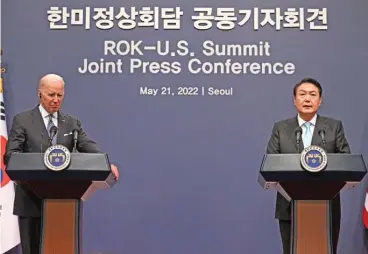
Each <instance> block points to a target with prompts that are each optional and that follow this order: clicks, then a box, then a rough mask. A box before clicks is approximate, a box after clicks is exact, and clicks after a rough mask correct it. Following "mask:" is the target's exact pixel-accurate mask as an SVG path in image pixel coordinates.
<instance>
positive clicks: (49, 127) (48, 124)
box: [46, 114, 57, 145]
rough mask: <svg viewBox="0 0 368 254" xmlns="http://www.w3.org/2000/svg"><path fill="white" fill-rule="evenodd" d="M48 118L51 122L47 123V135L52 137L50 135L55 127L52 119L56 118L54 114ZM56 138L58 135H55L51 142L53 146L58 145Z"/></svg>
mask: <svg viewBox="0 0 368 254" xmlns="http://www.w3.org/2000/svg"><path fill="white" fill-rule="evenodd" d="M48 117H49V122H48V123H47V128H46V129H47V133H48V134H49V137H51V133H50V130H51V127H52V126H55V124H54V122H53V121H52V118H53V117H54V116H53V115H52V114H50V115H48ZM56 136H57V133H56V134H55V136H54V137H53V139H52V140H51V144H52V145H56Z"/></svg>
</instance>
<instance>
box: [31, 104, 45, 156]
mask: <svg viewBox="0 0 368 254" xmlns="http://www.w3.org/2000/svg"><path fill="white" fill-rule="evenodd" d="M32 115H33V116H34V117H32V125H33V126H34V128H35V129H36V130H41V133H40V136H41V137H40V138H41V139H42V141H41V142H42V145H43V147H45V149H46V148H47V147H48V145H49V133H48V132H47V129H46V126H45V122H44V120H43V119H42V115H41V112H40V110H39V108H38V106H37V107H35V108H34V109H33V110H32ZM42 152H44V151H42Z"/></svg>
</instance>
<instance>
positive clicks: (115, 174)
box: [111, 164, 119, 181]
mask: <svg viewBox="0 0 368 254" xmlns="http://www.w3.org/2000/svg"><path fill="white" fill-rule="evenodd" d="M111 171H112V173H113V174H114V176H115V180H116V181H117V180H118V179H119V170H118V168H117V167H116V166H115V165H114V164H111Z"/></svg>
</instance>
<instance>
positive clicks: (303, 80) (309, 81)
mask: <svg viewBox="0 0 368 254" xmlns="http://www.w3.org/2000/svg"><path fill="white" fill-rule="evenodd" d="M304 83H310V84H313V85H315V86H316V87H317V88H318V91H319V96H322V86H321V84H320V83H319V82H318V81H317V80H315V79H313V78H304V79H302V80H301V81H300V82H299V83H297V84H296V85H295V86H294V91H293V92H294V96H296V90H297V89H298V87H299V86H300V85H301V84H304Z"/></svg>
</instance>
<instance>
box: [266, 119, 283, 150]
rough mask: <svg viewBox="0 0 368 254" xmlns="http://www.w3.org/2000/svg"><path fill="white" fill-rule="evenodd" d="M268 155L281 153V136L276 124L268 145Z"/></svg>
mask: <svg viewBox="0 0 368 254" xmlns="http://www.w3.org/2000/svg"><path fill="white" fill-rule="evenodd" d="M267 153H268V154H275V153H280V135H279V130H278V128H277V125H276V124H274V125H273V128H272V133H271V137H270V140H269V141H268V145H267Z"/></svg>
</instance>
